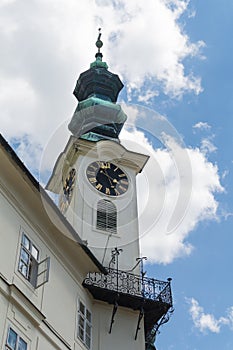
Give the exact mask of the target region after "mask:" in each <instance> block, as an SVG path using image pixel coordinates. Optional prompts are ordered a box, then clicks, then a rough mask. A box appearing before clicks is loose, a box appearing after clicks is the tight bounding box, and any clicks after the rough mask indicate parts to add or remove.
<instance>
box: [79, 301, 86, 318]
mask: <svg viewBox="0 0 233 350" xmlns="http://www.w3.org/2000/svg"><path fill="white" fill-rule="evenodd" d="M79 311H80V312H81V313H82V314H83V315H85V306H84V305H83V303H82V302H81V301H80V304H79Z"/></svg>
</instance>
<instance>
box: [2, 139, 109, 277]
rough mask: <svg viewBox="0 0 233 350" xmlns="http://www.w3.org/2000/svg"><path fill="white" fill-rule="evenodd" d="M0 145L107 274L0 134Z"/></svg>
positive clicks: (100, 267) (101, 270) (100, 268)
mask: <svg viewBox="0 0 233 350" xmlns="http://www.w3.org/2000/svg"><path fill="white" fill-rule="evenodd" d="M0 145H1V146H2V147H3V148H4V150H5V151H6V152H7V153H8V154H9V155H10V157H11V158H12V160H13V161H14V162H15V163H16V165H17V166H18V167H19V168H20V169H21V170H22V171H23V172H24V174H25V175H26V176H27V178H28V179H29V181H30V182H31V183H32V185H33V186H34V187H35V188H36V190H37V191H38V192H40V194H41V195H42V196H43V197H44V199H45V200H46V201H47V202H48V204H49V205H50V206H51V207H52V209H53V210H54V211H55V213H56V214H57V215H58V217H59V219H60V220H61V221H62V223H63V224H64V225H65V227H66V228H67V229H68V231H69V232H70V233H71V235H72V236H73V237H74V238H75V240H76V242H77V243H78V244H79V245H80V247H81V248H82V249H83V251H84V252H85V253H86V254H87V255H88V256H89V258H90V259H91V260H92V261H93V263H94V264H95V265H96V267H98V269H99V270H100V272H102V273H104V274H107V271H106V269H105V268H104V266H103V265H102V264H101V263H100V262H99V260H98V259H97V258H96V257H95V255H94V254H93V253H92V252H91V251H90V249H89V248H88V247H87V246H86V245H85V243H84V242H83V240H82V239H81V238H80V236H79V235H78V233H77V232H76V231H75V229H74V228H73V226H72V225H71V224H70V223H69V222H68V221H67V220H66V218H65V217H64V215H62V213H61V212H60V210H59V209H58V207H57V206H56V204H55V203H54V202H53V201H52V199H51V198H50V197H49V195H48V194H47V193H46V191H45V190H44V188H43V187H42V186H41V185H40V183H39V181H38V180H36V179H35V177H34V176H33V175H32V174H31V172H30V171H29V170H28V168H27V167H26V166H25V165H24V163H23V162H22V161H21V159H20V158H19V157H18V156H17V154H16V152H15V151H14V150H13V148H12V147H11V146H10V145H9V143H8V142H7V141H6V139H5V138H4V137H3V136H2V134H1V133H0Z"/></svg>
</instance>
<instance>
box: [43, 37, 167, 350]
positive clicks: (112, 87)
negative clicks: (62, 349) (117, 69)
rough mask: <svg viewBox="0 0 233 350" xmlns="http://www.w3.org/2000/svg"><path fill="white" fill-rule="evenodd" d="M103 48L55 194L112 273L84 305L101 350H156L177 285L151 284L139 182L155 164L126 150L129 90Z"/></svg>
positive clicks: (91, 289) (95, 277)
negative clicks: (123, 102)
mask: <svg viewBox="0 0 233 350" xmlns="http://www.w3.org/2000/svg"><path fill="white" fill-rule="evenodd" d="M102 45H103V43H102V41H101V34H99V36H98V39H97V42H96V46H97V48H98V52H97V53H96V56H95V61H94V62H93V63H91V65H90V68H89V69H88V70H87V71H85V72H83V73H81V74H80V76H79V78H78V81H77V84H76V87H75V89H74V95H75V97H76V98H77V100H78V105H77V107H76V110H75V112H74V114H73V117H72V119H71V121H70V123H69V126H68V127H69V130H70V132H71V136H70V138H69V140H68V142H67V145H66V147H65V149H64V151H63V152H62V153H61V154H60V156H59V157H58V159H57V161H56V164H55V166H54V169H53V173H52V176H51V178H50V179H49V182H48V184H47V189H48V190H49V191H51V192H53V193H55V194H57V195H58V197H59V204H58V205H59V208H60V211H61V212H62V213H63V215H64V216H65V217H66V219H67V220H68V221H69V222H70V224H71V225H72V226H73V228H74V229H75V231H76V232H77V233H78V235H79V236H80V237H81V239H82V246H83V245H84V244H85V245H86V246H87V247H88V248H89V250H90V251H91V252H92V253H93V254H94V256H95V257H96V258H97V259H98V261H99V262H100V263H101V264H102V267H103V269H104V271H105V273H102V272H96V271H90V272H89V274H88V275H87V276H86V278H85V279H84V281H83V282H82V286H83V287H84V288H85V290H87V291H88V293H87V294H85V297H84V298H85V299H86V302H88V303H90V305H91V303H92V306H91V307H92V311H93V315H94V316H93V318H94V321H93V322H94V327H93V344H95V348H96V349H97V348H98V349H102V350H105V349H109V348H114V349H115V348H116V347H117V348H119V347H120V348H127V349H129V350H131V349H134V350H141V349H143V348H145V344H146V349H147V350H155V347H154V340H155V335H156V334H157V333H158V329H159V327H160V325H161V324H163V323H166V322H167V321H168V319H169V315H170V313H171V312H172V310H173V309H172V296H171V285H170V281H171V279H168V280H167V281H166V282H163V281H159V280H156V279H154V278H148V277H146V276H145V272H144V271H143V266H142V262H143V259H146V258H145V257H141V258H140V251H139V229H138V212H137V191H136V176H137V174H138V173H140V172H141V171H142V170H143V168H144V166H145V164H146V162H147V161H148V156H147V155H145V154H141V153H137V152H133V151H131V150H128V149H126V148H125V147H124V146H123V145H122V144H121V142H120V139H119V134H120V131H121V129H122V127H123V125H124V123H125V121H126V119H127V116H126V114H125V113H124V111H123V110H122V108H121V106H120V105H119V104H117V98H118V94H119V92H120V90H121V89H122V88H123V84H122V82H121V80H120V79H119V77H118V75H116V74H113V73H112V72H110V71H109V70H108V66H107V64H106V63H105V62H103V61H102V57H103V55H102V53H101V51H100V49H101V47H102ZM74 244H75V242H74ZM85 248H86V247H85ZM86 250H87V251H89V250H88V249H86ZM89 253H90V252H89ZM139 263H141V265H140V266H139ZM139 267H140V268H139ZM77 268H78V267H77ZM90 296H91V298H92V299H90ZM90 300H91V301H90ZM88 315H89V314H88ZM88 317H89V316H88ZM142 320H143V321H142ZM115 321H116V322H115ZM88 322H90V317H89V320H88ZM141 322H143V324H144V327H142V328H141ZM83 324H84V321H82V322H81V321H80V327H81V328H80V329H81V333H82V336H83V334H84V333H83V332H84V331H83ZM113 324H114V327H113ZM113 328H114V332H112V329H113ZM140 330H141V331H140ZM132 332H133V333H132ZM89 333H90V332H89ZM89 333H88V334H89ZM89 338H90V337H89ZM89 338H88V339H89ZM113 344H114V346H113Z"/></svg>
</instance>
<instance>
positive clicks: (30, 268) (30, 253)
mask: <svg viewBox="0 0 233 350" xmlns="http://www.w3.org/2000/svg"><path fill="white" fill-rule="evenodd" d="M49 265H50V258H49V257H47V258H45V259H44V260H42V261H40V262H39V249H38V248H37V247H36V246H35V245H34V243H32V241H31V240H30V239H29V238H28V236H27V235H26V234H25V233H23V234H22V238H21V247H20V256H19V265H18V270H19V272H20V273H21V274H22V275H23V276H24V278H25V279H26V280H28V281H29V282H30V283H31V284H32V286H33V287H35V288H38V287H40V286H41V285H43V284H44V283H46V282H48V278H49Z"/></svg>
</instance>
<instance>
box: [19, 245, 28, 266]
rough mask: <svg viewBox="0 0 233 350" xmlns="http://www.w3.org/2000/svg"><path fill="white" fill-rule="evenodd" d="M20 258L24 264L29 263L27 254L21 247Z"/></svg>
mask: <svg viewBox="0 0 233 350" xmlns="http://www.w3.org/2000/svg"><path fill="white" fill-rule="evenodd" d="M20 258H21V260H22V261H23V262H24V263H25V264H28V263H29V254H28V253H27V252H26V250H25V249H24V248H22V249H21V254H20Z"/></svg>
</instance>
